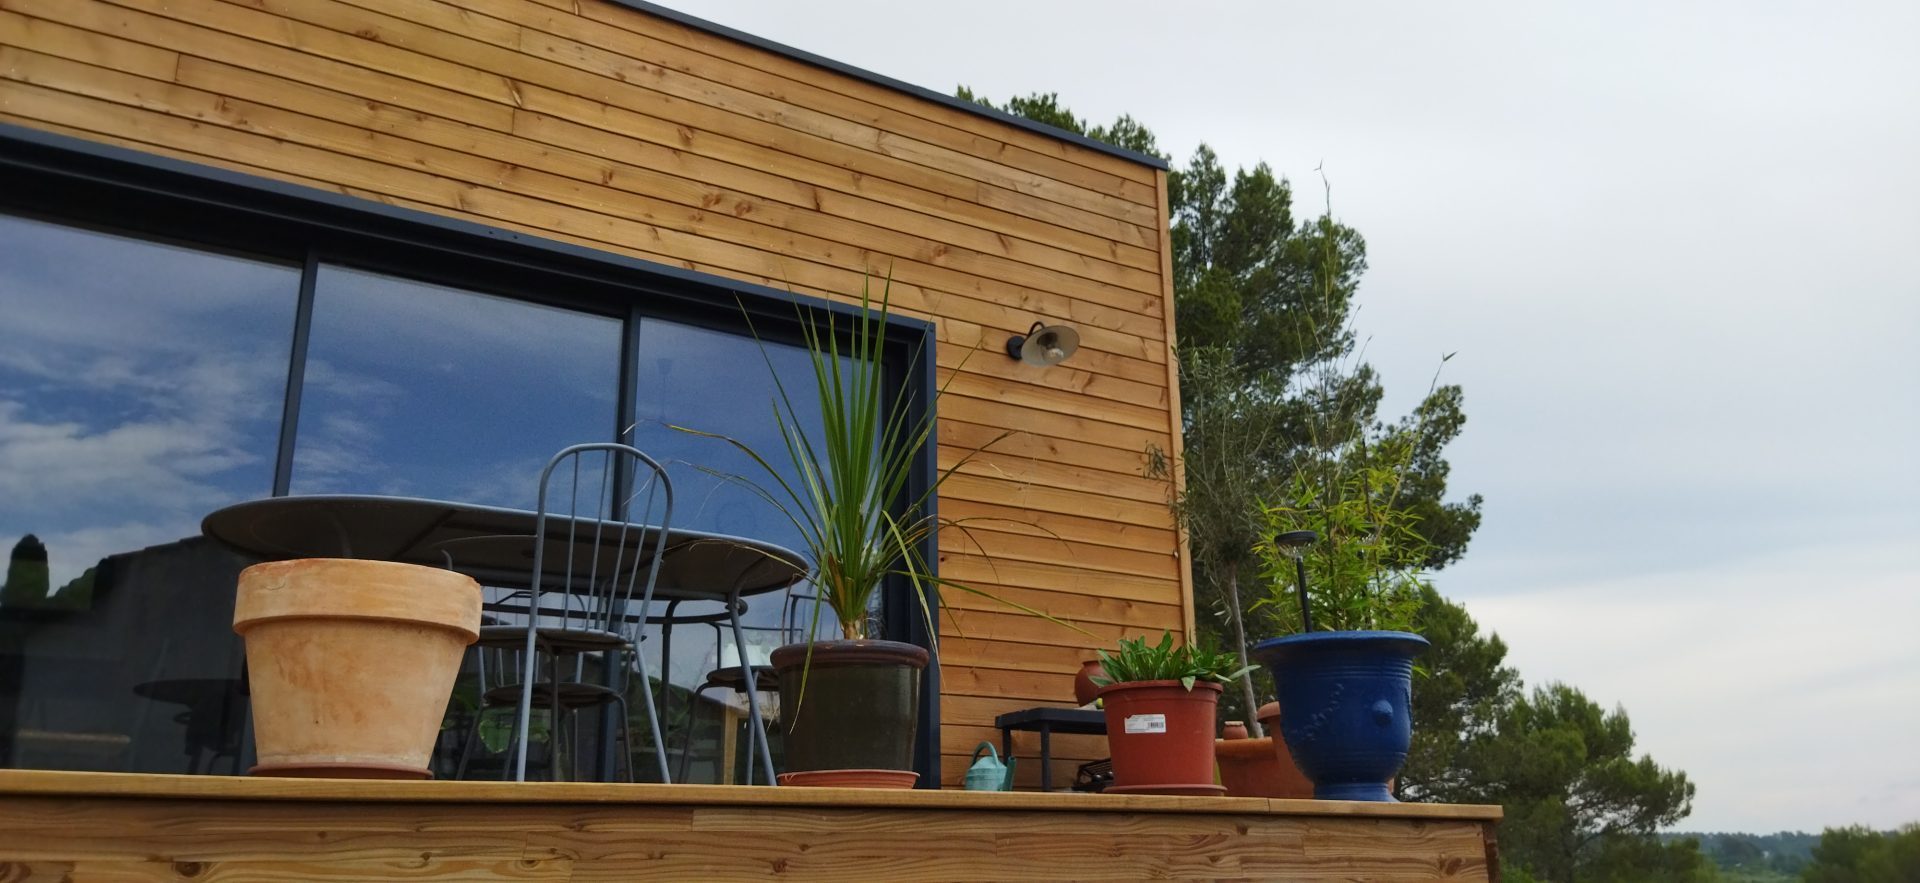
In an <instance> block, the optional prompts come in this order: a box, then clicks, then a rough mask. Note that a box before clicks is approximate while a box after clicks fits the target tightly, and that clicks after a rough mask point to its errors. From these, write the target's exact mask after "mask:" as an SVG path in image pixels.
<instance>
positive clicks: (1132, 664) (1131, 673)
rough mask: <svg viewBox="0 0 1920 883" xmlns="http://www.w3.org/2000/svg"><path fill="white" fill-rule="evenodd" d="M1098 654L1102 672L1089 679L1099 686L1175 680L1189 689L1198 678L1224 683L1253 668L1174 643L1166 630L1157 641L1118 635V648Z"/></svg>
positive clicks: (1211, 651) (1220, 654)
mask: <svg viewBox="0 0 1920 883" xmlns="http://www.w3.org/2000/svg"><path fill="white" fill-rule="evenodd" d="M1099 654H1100V667H1101V668H1102V669H1104V670H1105V671H1106V674H1105V675H1094V676H1093V678H1092V680H1093V682H1094V683H1095V684H1098V685H1100V686H1102V687H1104V686H1107V685H1108V684H1129V683H1134V682H1137V681H1179V682H1180V685H1181V686H1183V687H1186V688H1187V689H1188V690H1192V689H1193V685H1194V684H1196V683H1199V682H1200V681H1213V682H1215V683H1219V684H1226V683H1230V682H1232V681H1233V679H1234V678H1237V677H1239V676H1241V675H1243V674H1246V673H1247V672H1249V671H1252V670H1253V667H1252V666H1245V667H1241V666H1240V665H1238V662H1239V660H1238V659H1237V658H1235V656H1234V654H1232V653H1225V652H1221V651H1218V650H1215V649H1213V648H1211V647H1195V646H1194V645H1192V644H1184V645H1180V646H1175V645H1174V642H1173V633H1172V632H1170V631H1169V632H1161V633H1160V643H1158V644H1149V643H1147V639H1146V638H1121V639H1120V649H1119V650H1117V651H1114V652H1111V653H1109V652H1107V651H1105V650H1101V651H1099Z"/></svg>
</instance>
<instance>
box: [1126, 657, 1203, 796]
mask: <svg viewBox="0 0 1920 883" xmlns="http://www.w3.org/2000/svg"><path fill="white" fill-rule="evenodd" d="M1099 695H1100V701H1101V704H1102V706H1103V707H1104V708H1105V710H1106V713H1107V748H1108V751H1110V752H1111V753H1112V754H1113V784H1112V785H1109V786H1107V789H1106V790H1107V791H1109V792H1113V793H1119V794H1220V793H1222V792H1224V791H1225V790H1226V789H1225V788H1223V787H1221V786H1219V785H1216V784H1214V781H1213V742H1214V740H1213V715H1214V707H1215V706H1216V705H1218V704H1219V702H1220V685H1219V684H1216V683H1211V682H1208V681H1200V682H1197V683H1195V684H1194V685H1193V689H1192V690H1188V689H1187V688H1185V687H1183V686H1181V685H1180V682H1179V681H1135V682H1132V683H1124V684H1109V685H1107V686H1105V687H1101V688H1100V694H1099Z"/></svg>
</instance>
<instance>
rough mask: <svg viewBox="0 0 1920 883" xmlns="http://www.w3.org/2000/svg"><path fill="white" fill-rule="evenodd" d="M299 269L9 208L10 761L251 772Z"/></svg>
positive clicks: (1, 273)
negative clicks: (248, 585) (237, 584)
mask: <svg viewBox="0 0 1920 883" xmlns="http://www.w3.org/2000/svg"><path fill="white" fill-rule="evenodd" d="M299 285H300V269H299V268H298V267H297V266H287V265H283V264H276V263H271V262H266V261H259V260H252V259H247V258H242V257H236V256H231V255H223V254H216V253H213V252H208V251H202V250H194V249H186V248H178V247H173V246H168V245H162V244H158V243H154V242H149V241H142V240H136V239H128V238H124V237H120V236H114V235H108V234H104V233H97V232H92V231H88V230H82V229H78V228H74V227H68V226H62V225H56V224H51V223H44V222H40V221H35V220H29V219H25V218H19V217H11V216H5V215H0V543H4V544H5V547H6V548H7V549H9V550H10V557H9V560H8V564H7V571H6V581H5V584H4V587H0V765H5V766H10V767H39V768H64V769H89V770H140V771H154V772H185V771H189V770H206V769H218V770H220V771H223V772H226V771H233V770H234V769H236V768H237V766H238V764H239V761H240V756H239V742H240V728H239V727H238V725H237V724H238V720H237V718H238V717H239V715H240V714H241V713H243V706H242V705H241V704H240V699H239V692H238V684H239V681H238V678H239V676H240V654H239V646H238V643H237V642H236V641H235V640H234V639H233V634H232V625H231V624H232V615H233V591H232V586H233V585H234V580H235V577H236V576H237V574H238V572H239V570H240V568H241V567H243V566H244V565H245V564H246V563H247V562H245V561H243V560H242V559H241V558H240V557H239V556H236V555H234V554H232V553H230V552H227V551H226V550H224V549H222V548H220V547H218V546H216V545H214V544H212V543H210V542H208V541H206V540H204V539H201V538H200V530H199V522H200V518H201V517H202V516H203V515H205V514H206V513H207V512H208V511H210V510H212V509H214V508H217V507H219V506H222V505H225V504H227V503H231V502H235V501H238V500H242V499H247V498H252V497H261V496H265V495H267V494H269V493H271V492H272V489H273V473H274V465H275V464H274V457H275V453H276V448H277V440H278V432H279V426H280V420H281V412H282V402H283V399H284V394H285V391H286V382H287V364H288V350H289V346H290V344H291V341H292V338H293V325H294V312H295V305H296V302H297V298H298V293H299Z"/></svg>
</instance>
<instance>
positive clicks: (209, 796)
mask: <svg viewBox="0 0 1920 883" xmlns="http://www.w3.org/2000/svg"><path fill="white" fill-rule="evenodd" d="M0 795H4V796H6V797H8V798H9V799H12V798H26V797H68V798H77V797H107V798H162V799H204V800H219V801H228V800H236V801H247V802H248V805H251V806H253V807H255V808H256V809H259V808H262V807H265V806H268V805H271V804H273V803H284V802H291V803H296V804H370V803H372V804H378V803H403V804H429V803H437V804H468V805H482V804H492V803H497V804H504V805H509V806H526V805H534V804H636V805H647V806H675V807H709V806H724V807H755V808H766V807H801V808H812V809H819V808H822V807H842V808H865V809H892V808H909V809H926V810H933V809H973V810H1043V811H1045V810H1057V811H1068V812H1079V811H1090V812H1121V813H1139V812H1155V813H1218V812H1234V813H1254V814H1268V815H1288V816H1329V817H1341V816H1366V817H1371V818H1398V819H1498V818H1500V807H1498V806H1477V805H1461V804H1438V803H1430V804H1420V803H1356V802H1351V801H1340V800H1246V799H1222V798H1206V797H1160V796H1153V795H1114V794H1109V795H1098V796H1094V795H1079V796H1075V797H1074V798H1073V799H1060V798H1048V799H1033V798H1023V797H1021V796H1019V795H1010V794H1000V795H995V794H979V793H974V792H967V791H954V790H944V791H888V790H876V789H866V788H746V787H737V786H732V785H648V784H641V785H632V784H624V783H611V784H609V783H598V782H455V781H425V782H420V781H411V782H410V781H381V780H372V779H282V778H265V777H262V778H254V777H248V776H178V775H157V774H147V773H93V772H64V771H51V770H0ZM0 803H3V802H0ZM348 815H350V813H349V812H348V811H344V810H343V811H342V816H343V817H346V816H348ZM502 824H503V825H511V824H512V822H511V820H506V821H503V822H502ZM5 830H7V829H6V827H5V826H0V831H5Z"/></svg>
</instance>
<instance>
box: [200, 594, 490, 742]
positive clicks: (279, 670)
mask: <svg viewBox="0 0 1920 883" xmlns="http://www.w3.org/2000/svg"><path fill="white" fill-rule="evenodd" d="M479 629H480V585H479V584H478V583H476V582H474V581H473V580H472V579H470V578H468V577H466V576H462V575H460V574H457V573H453V572H451V571H447V570H440V569H438V568H432V567H418V566H415V565H411V564H394V563H390V562H385V561H359V560H346V559H335V558H308V559H301V560H296V561H275V562H270V563H267V564H256V565H254V566H252V567H249V568H247V569H246V570H244V571H241V573H240V585H239V594H238V595H237V597H236V598H235V601H234V609H233V630H234V631H235V632H238V633H239V634H240V635H241V637H243V638H245V639H246V646H247V677H248V679H249V682H250V689H251V692H252V700H253V738H254V746H255V752H256V753H257V754H258V756H259V760H260V763H259V765H258V766H256V767H254V768H253V770H252V772H253V773H254V774H255V775H280V776H327V777H344V778H420V779H424V778H428V777H430V776H431V775H432V773H431V771H430V770H429V769H428V766H427V764H428V761H429V760H430V759H431V756H432V753H433V745H434V740H435V738H436V737H437V736H438V735H439V733H440V722H441V719H442V718H443V717H445V716H446V711H447V701H448V699H449V698H450V697H451V696H452V695H453V682H454V679H455V677H457V676H458V675H459V673H460V657H461V655H462V653H463V652H464V650H465V648H466V646H467V645H468V644H471V643H473V642H474V641H475V640H476V639H477V638H479Z"/></svg>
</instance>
